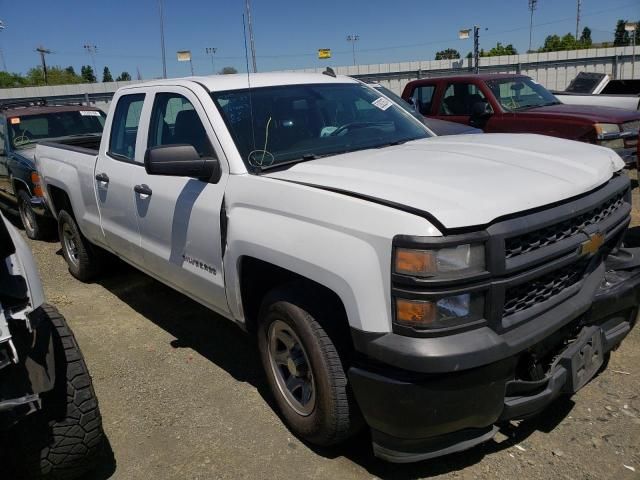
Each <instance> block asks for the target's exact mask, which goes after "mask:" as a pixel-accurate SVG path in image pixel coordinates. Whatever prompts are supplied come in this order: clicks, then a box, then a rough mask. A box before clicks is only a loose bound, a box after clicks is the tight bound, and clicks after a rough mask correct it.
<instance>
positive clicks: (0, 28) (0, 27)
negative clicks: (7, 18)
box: [0, 20, 7, 72]
mask: <svg viewBox="0 0 640 480" xmlns="http://www.w3.org/2000/svg"><path fill="white" fill-rule="evenodd" d="M5 28H7V26H6V25H5V24H4V22H3V21H2V20H0V32H1V31H3V30H4V29H5ZM0 57H1V58H2V70H4V71H5V72H6V71H7V64H6V63H5V61H4V51H3V50H2V48H1V47H0Z"/></svg>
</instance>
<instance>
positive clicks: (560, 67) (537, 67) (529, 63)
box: [0, 46, 640, 106]
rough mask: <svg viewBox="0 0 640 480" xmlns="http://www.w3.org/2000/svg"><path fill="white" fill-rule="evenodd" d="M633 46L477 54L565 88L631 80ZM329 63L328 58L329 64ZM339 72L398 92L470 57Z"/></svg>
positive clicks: (73, 89)
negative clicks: (589, 77)
mask: <svg viewBox="0 0 640 480" xmlns="http://www.w3.org/2000/svg"><path fill="white" fill-rule="evenodd" d="M632 54H633V47H615V48H614V47H611V48H591V49H587V50H570V51H565V52H548V53H530V54H523V55H506V56H500V57H484V58H481V59H480V69H481V70H482V71H483V72H494V73H516V72H521V73H523V74H525V75H529V76H530V77H533V78H534V79H536V80H537V81H538V82H540V83H541V84H543V85H544V86H546V87H547V88H548V89H550V90H564V89H565V88H566V87H567V86H568V85H569V82H570V81H571V80H572V79H573V78H574V77H575V76H576V75H577V74H578V72H602V73H608V74H610V75H612V76H613V77H614V78H622V79H630V78H631V72H632ZM327 65H330V63H327ZM333 68H334V70H335V71H336V73H338V74H340V75H353V76H356V77H359V78H363V79H370V80H376V81H378V82H380V83H382V84H383V85H385V86H386V87H388V88H390V89H391V90H393V91H394V92H396V93H398V94H400V93H401V92H402V89H403V88H404V86H405V85H406V83H407V82H408V81H410V80H415V79H417V78H424V77H430V76H437V75H451V74H455V73H466V72H468V71H469V70H470V68H471V60H470V59H466V58H465V59H460V60H423V61H414V62H402V63H384V64H371V65H356V66H342V67H333ZM323 70H324V68H311V69H304V70H289V71H304V72H322V71H323ZM635 78H640V46H636V57H635ZM134 83H139V81H137V80H134V81H130V82H109V83H88V84H76V85H60V86H55V87H28V88H7V89H0V100H7V99H23V98H40V97H49V98H51V99H54V100H65V101H83V99H84V98H85V94H88V95H89V96H90V99H91V101H92V103H95V104H96V105H106V106H108V103H109V101H110V99H111V97H112V96H113V93H114V92H115V91H116V90H117V89H118V88H119V87H121V86H124V85H131V84H134Z"/></svg>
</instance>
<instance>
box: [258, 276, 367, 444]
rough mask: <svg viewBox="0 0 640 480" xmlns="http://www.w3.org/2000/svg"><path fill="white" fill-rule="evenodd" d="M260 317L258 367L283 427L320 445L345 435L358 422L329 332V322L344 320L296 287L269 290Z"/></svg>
mask: <svg viewBox="0 0 640 480" xmlns="http://www.w3.org/2000/svg"><path fill="white" fill-rule="evenodd" d="M332 313H333V315H332ZM259 320H260V324H259V328H258V346H259V349H260V357H261V359H262V365H263V367H264V370H265V373H266V377H267V381H268V383H269V386H270V388H271V391H272V393H273V396H274V397H275V401H276V403H277V405H278V408H279V410H280V412H281V414H282V417H283V418H284V420H285V422H286V424H287V425H288V427H289V428H290V429H291V430H292V431H293V433H295V434H296V435H298V436H299V437H301V438H302V439H304V440H306V441H308V442H310V443H313V444H316V445H320V446H328V445H333V444H337V443H340V442H342V441H344V440H346V439H347V438H349V437H350V436H351V435H352V434H353V433H355V432H356V431H357V430H358V428H359V427H360V426H361V425H362V424H363V422H362V418H361V414H360V412H359V409H358V407H357V405H356V402H355V400H354V398H353V395H352V392H351V389H350V386H349V384H348V379H347V374H346V370H347V367H346V364H345V363H346V362H345V356H342V357H341V355H340V354H339V353H338V347H337V346H336V343H334V341H333V340H332V338H331V337H330V336H329V334H328V331H330V330H331V328H330V325H329V322H340V321H346V320H345V319H344V318H341V317H340V316H339V314H337V312H331V311H330V310H329V309H327V308H326V306H323V305H321V304H320V303H319V302H318V303H316V302H315V301H313V300H309V299H306V298H305V294H304V293H303V291H302V289H296V288H292V289H280V290H277V291H274V292H272V293H271V294H269V295H268V296H267V298H266V299H265V301H264V303H263V306H262V309H261V314H260V319H259ZM323 324H325V325H327V329H325V327H324V326H323ZM344 349H345V348H344V347H343V348H341V349H340V350H342V352H343V353H344Z"/></svg>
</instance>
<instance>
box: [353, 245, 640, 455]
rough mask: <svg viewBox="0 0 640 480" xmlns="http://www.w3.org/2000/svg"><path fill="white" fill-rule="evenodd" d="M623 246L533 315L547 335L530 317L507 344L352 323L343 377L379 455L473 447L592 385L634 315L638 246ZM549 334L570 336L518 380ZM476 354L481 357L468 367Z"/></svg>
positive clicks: (482, 336)
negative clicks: (574, 289) (621, 256)
mask: <svg viewBox="0 0 640 480" xmlns="http://www.w3.org/2000/svg"><path fill="white" fill-rule="evenodd" d="M629 252H632V253H631V256H630V258H631V261H630V262H627V263H626V265H623V266H622V268H620V269H610V268H611V267H610V265H608V266H607V272H606V274H605V267H604V264H603V265H602V266H601V268H600V269H598V270H596V271H595V272H593V274H592V275H590V278H589V279H588V280H587V281H586V282H585V285H584V287H583V288H582V290H581V292H580V293H578V294H577V295H575V296H574V297H573V298H571V299H569V300H567V301H565V302H563V303H562V304H561V305H560V306H558V307H557V308H555V309H553V310H551V311H549V312H547V313H546V314H543V315H540V316H539V317H538V318H536V319H533V320H531V322H530V325H532V324H537V325H538V326H539V325H542V324H547V325H551V329H549V328H547V329H546V330H545V331H544V333H545V335H544V337H543V338H541V337H540V328H538V327H536V328H529V329H527V325H524V326H522V327H521V328H517V329H514V330H513V331H512V332H510V333H511V340H509V339H506V340H505V342H504V343H503V344H497V342H496V341H495V338H493V337H492V336H490V335H487V334H486V333H485V332H482V331H475V332H474V331H471V332H465V333H462V334H458V335H451V336H449V337H440V338H414V337H403V336H401V335H396V334H393V333H390V334H383V335H372V334H367V333H363V332H359V331H352V334H353V338H354V344H355V346H356V350H358V351H359V352H360V354H361V357H360V361H359V362H356V364H354V366H352V367H351V368H350V370H349V379H350V381H351V385H352V388H353V391H354V393H355V396H356V399H357V401H358V403H359V406H360V408H361V409H362V412H363V414H364V417H365V419H366V421H367V423H368V424H369V426H370V427H371V430H372V438H373V446H374V452H375V454H376V456H378V457H380V458H383V459H385V460H388V461H392V462H398V463H406V462H415V461H419V460H425V459H429V458H434V457H438V456H441V455H445V454H448V453H453V452H456V451H461V450H465V449H468V448H471V447H473V446H475V445H477V444H479V443H482V442H485V441H487V440H490V439H491V438H492V437H493V436H494V434H495V433H496V432H497V427H496V426H495V425H496V423H500V422H503V421H506V420H511V419H521V418H525V417H528V416H530V415H533V414H535V413H537V412H539V411H540V410H542V409H544V408H545V407H546V406H547V405H549V404H550V403H551V402H552V401H553V400H554V399H556V398H557V397H558V396H560V395H571V394H573V393H574V392H576V391H577V390H579V389H580V388H581V387H583V386H584V385H585V384H586V383H588V382H589V380H591V379H592V378H593V377H594V376H595V375H596V374H597V373H598V371H600V370H601V369H602V368H603V365H604V364H605V363H606V358H607V355H608V353H609V352H610V351H611V350H613V349H615V348H616V347H617V346H618V345H619V344H620V342H621V341H622V340H623V339H624V338H625V337H626V335H627V334H628V333H629V332H630V331H631V329H632V328H633V326H634V325H635V323H636V318H637V315H638V304H639V302H640V266H638V263H639V257H640V249H634V250H629ZM617 266H618V267H619V266H620V265H617ZM589 284H591V286H590V285H589ZM554 325H555V327H553V326H554ZM569 331H573V332H574V334H573V335H572V336H571V335H570V334H569ZM576 331H577V332H579V333H578V334H575V332H576ZM565 332H566V333H565ZM455 337H458V338H455ZM552 337H553V338H554V341H555V342H557V341H558V339H560V340H564V339H567V338H569V337H571V339H572V341H571V342H570V343H568V345H567V343H566V342H565V343H564V345H565V346H564V347H563V348H562V349H561V350H560V351H558V352H557V356H556V360H555V361H554V362H553V363H552V364H551V365H550V367H549V368H548V370H547V371H546V372H544V376H543V378H540V379H537V380H535V381H531V380H530V379H527V380H524V379H521V378H519V376H518V372H519V371H520V370H519V363H521V362H522V361H523V358H524V357H525V355H527V352H530V351H531V350H532V349H533V348H535V347H536V346H537V345H539V344H542V343H544V342H548V341H550V340H549V339H551V338H552ZM563 337H564V338H563ZM561 343H562V342H561ZM478 358H480V359H483V360H484V362H485V363H484V364H482V365H477V366H474V367H473V368H469V367H468V366H469V364H470V362H473V363H477V361H478Z"/></svg>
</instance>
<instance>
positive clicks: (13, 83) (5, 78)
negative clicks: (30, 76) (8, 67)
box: [0, 72, 27, 88]
mask: <svg viewBox="0 0 640 480" xmlns="http://www.w3.org/2000/svg"><path fill="white" fill-rule="evenodd" d="M26 84H27V79H26V78H24V77H23V76H22V75H20V74H19V73H9V72H0V88H16V87H24V86H25V85H26Z"/></svg>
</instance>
